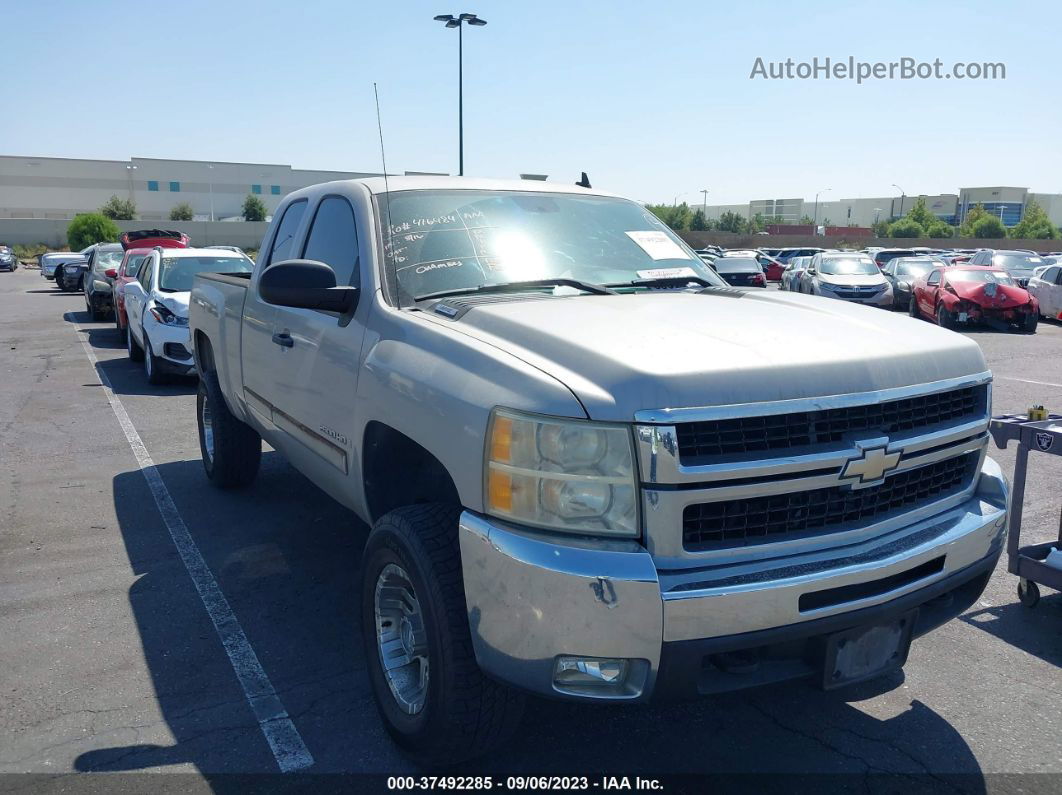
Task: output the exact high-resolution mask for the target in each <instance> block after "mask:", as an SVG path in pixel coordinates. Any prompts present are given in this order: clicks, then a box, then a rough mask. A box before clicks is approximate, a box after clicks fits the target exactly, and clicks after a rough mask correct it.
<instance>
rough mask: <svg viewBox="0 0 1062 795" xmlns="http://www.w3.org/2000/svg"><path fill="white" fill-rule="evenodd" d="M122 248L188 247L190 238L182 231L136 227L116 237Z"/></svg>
mask: <svg viewBox="0 0 1062 795" xmlns="http://www.w3.org/2000/svg"><path fill="white" fill-rule="evenodd" d="M118 242H119V243H121V244H122V248H124V249H127V250H128V249H131V248H154V247H155V246H162V247H163V248H188V246H190V245H191V244H192V240H191V238H190V237H188V235H186V234H185V233H184V232H173V231H170V230H166V229H138V230H137V231H135V232H124V233H123V234H122V236H121V237H119V238H118Z"/></svg>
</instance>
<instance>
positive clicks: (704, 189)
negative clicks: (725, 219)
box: [701, 188, 708, 218]
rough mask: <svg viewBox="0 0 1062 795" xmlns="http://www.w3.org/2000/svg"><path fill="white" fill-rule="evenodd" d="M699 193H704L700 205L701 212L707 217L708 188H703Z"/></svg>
mask: <svg viewBox="0 0 1062 795" xmlns="http://www.w3.org/2000/svg"><path fill="white" fill-rule="evenodd" d="M701 193H703V194H704V204H703V205H702V206H701V212H702V213H704V217H705V218H707V217H708V189H707V188H703V189H702V190H701Z"/></svg>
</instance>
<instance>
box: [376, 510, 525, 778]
mask: <svg viewBox="0 0 1062 795" xmlns="http://www.w3.org/2000/svg"><path fill="white" fill-rule="evenodd" d="M459 515H460V508H458V507H455V506H450V505H441V504H424V505H412V506H407V507H404V508H399V509H397V510H394V511H391V512H390V513H388V514H386V515H384V516H383V517H381V518H380V520H379V521H378V522H377V523H376V525H375V526H374V527H373V530H372V533H371V534H370V535H369V540H368V542H367V544H366V548H365V556H364V560H365V563H364V568H363V571H362V583H361V631H362V639H363V642H364V647H365V660H366V664H367V667H368V670H369V680H370V682H371V684H372V689H373V695H374V697H375V700H376V706H377V709H378V710H379V712H380V716H381V718H382V719H383V722H384V726H385V727H386V729H387V732H388V733H389V734H390V735H391V737H392V739H394V741H395V743H397V744H398V745H399V746H400V747H401V748H402V749H403V750H405V751H406V752H407V753H408V754H409V755H410V756H412V757H413V758H414V759H415V760H417V761H418V762H420V763H422V764H426V765H440V764H454V763H457V762H461V761H463V760H466V759H471V758H473V757H476V756H481V755H482V754H485V753H487V752H488V751H490V750H491V749H492V748H495V747H497V746H498V745H501V744H502V743H503V742H505V740H507V739H508V738H509V736H510V735H511V734H512V733H513V732H514V731H515V730H516V727H517V725H518V724H519V721H520V716H521V714H522V713H523V705H524V696H523V695H522V694H521V693H518V692H516V691H514V690H512V689H510V688H508V687H506V686H504V685H502V684H499V683H498V682H495V681H493V680H492V679H488V678H487V677H486V676H485V675H484V674H483V672H482V671H481V670H480V669H479V666H478V665H477V664H476V658H475V653H474V651H473V648H472V638H471V634H470V632H469V626H468V612H467V606H466V604H465V594H464V586H463V583H462V570H461V551H460V548H459V546H458V541H457V522H458V517H459ZM385 660H386V663H385V662H384V661H385Z"/></svg>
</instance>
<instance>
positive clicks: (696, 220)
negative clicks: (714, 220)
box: [690, 210, 708, 232]
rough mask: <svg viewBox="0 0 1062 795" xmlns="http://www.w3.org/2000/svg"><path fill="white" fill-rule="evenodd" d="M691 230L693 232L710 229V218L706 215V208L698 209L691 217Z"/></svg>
mask: <svg viewBox="0 0 1062 795" xmlns="http://www.w3.org/2000/svg"><path fill="white" fill-rule="evenodd" d="M690 231H691V232H706V231H708V219H707V218H705V217H704V210H697V212H695V213H694V214H693V217H692V218H690Z"/></svg>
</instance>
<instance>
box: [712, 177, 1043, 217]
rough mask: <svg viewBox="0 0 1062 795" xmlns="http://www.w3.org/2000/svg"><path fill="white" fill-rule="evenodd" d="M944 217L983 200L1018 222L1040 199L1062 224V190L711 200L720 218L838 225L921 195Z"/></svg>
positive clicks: (889, 211)
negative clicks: (805, 220) (726, 215)
mask: <svg viewBox="0 0 1062 795" xmlns="http://www.w3.org/2000/svg"><path fill="white" fill-rule="evenodd" d="M919 199H923V200H925V203H926V207H927V208H928V209H929V211H930V212H932V213H934V214H935V215H936V216H937V217H938V218H940V219H941V220H943V221H945V222H946V223H949V224H960V223H962V219H963V218H965V217H966V213H968V212H969V211H970V210H971V209H972V208H973V207H976V206H977V205H978V204H982V205H984V208H985V210H986V211H988V212H989V213H992V214H993V215H998V216H999V217H1000V218H1001V219H1002V221H1003V224H1004V225H1005V226H1015V225H1016V224H1017V223H1018V222H1019V221H1021V219H1022V216H1023V215H1024V214H1025V207H1026V206H1027V205H1028V203H1029V202H1030V201H1033V200H1035V201H1036V202H1037V203H1038V204H1039V205H1040V206H1041V207H1043V208H1044V210H1045V211H1046V212H1047V214H1048V215H1049V216H1050V218H1051V221H1052V222H1054V223H1055V224H1058V225H1062V194H1059V193H1031V192H1030V191H1029V189H1028V188H1008V187H995V188H961V189H960V190H959V192H958V193H942V194H938V195H935V196H932V195H926V194H922V195H917V196H916V195H912V196H907V195H901V196H879V197H876V198H865V199H864V198H860V199H832V200H830V201H827V200H825V199H824V198H823V197H822V196H820V197H819V201H818V206H817V207H816V203H815V201H814V200H811V201H809V200H806V199H756V200H753V201H750V202H748V203H747V204H717V205H711V204H709V205H708V206H707V207H706V215H707V216H708V218H719V216H720V215H722V214H723V213H725V212H732V213H737V214H738V215H740V216H742V217H747V218H754V217H755V216H756V214H757V213H758V214H760V215H762V216H763V217H764V218H768V219H778V221H779V222H781V223H797V222H798V221H799V220H800V219H801V218H803V217H804V216H807V217H808V218H811V219H817V220H818V222H819V223H820V224H823V225H833V226H863V227H866V226H870V225H871V224H873V223H874V222H876V221H880V220H886V221H888V220H890V219H894V218H899V217H901V216H903V215H905V214H906V213H907V212H908V211H910V209H911V208H912V207H914V206H915V203H916V202H917V201H918V200H919Z"/></svg>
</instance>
